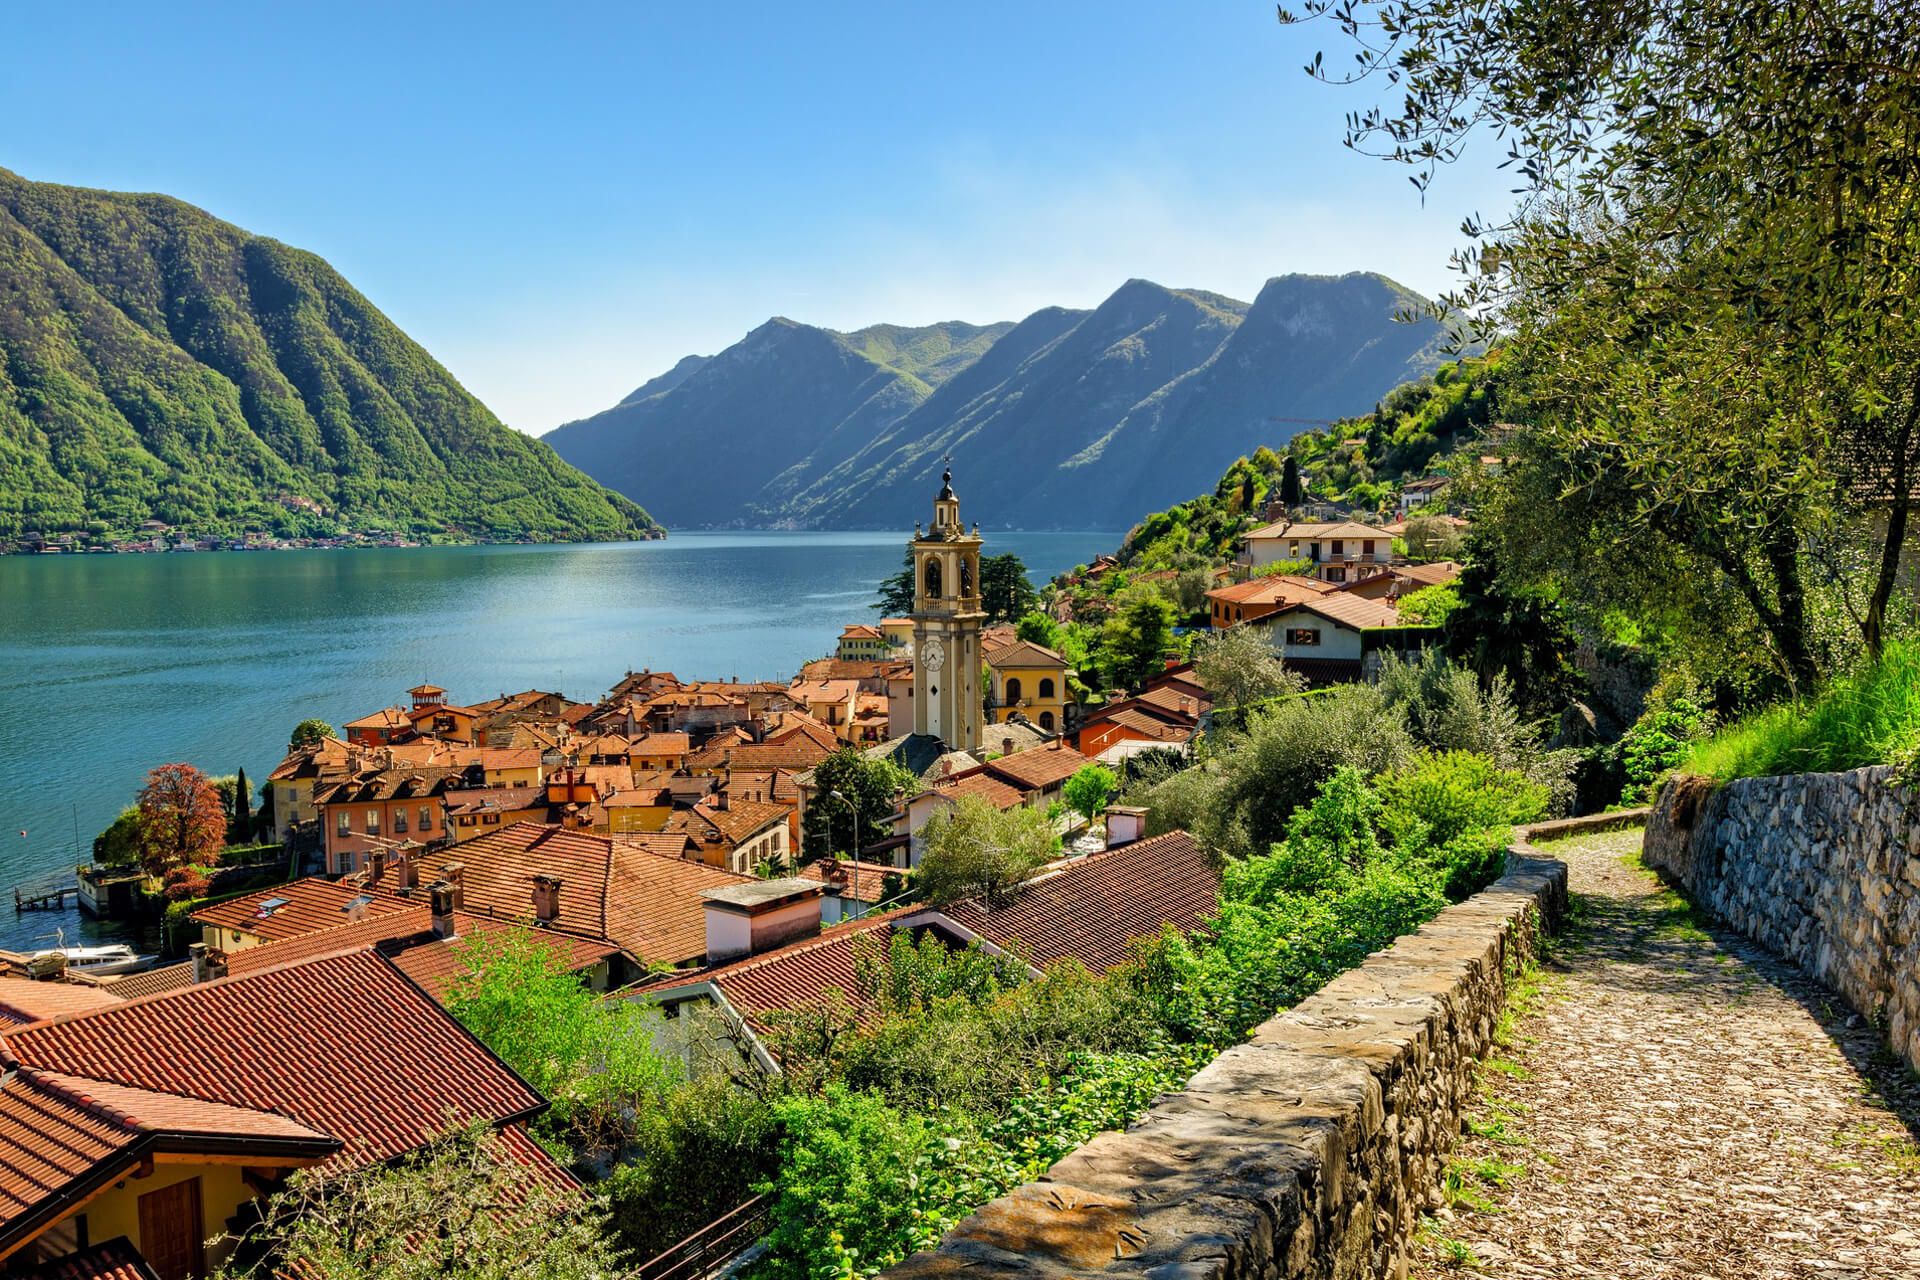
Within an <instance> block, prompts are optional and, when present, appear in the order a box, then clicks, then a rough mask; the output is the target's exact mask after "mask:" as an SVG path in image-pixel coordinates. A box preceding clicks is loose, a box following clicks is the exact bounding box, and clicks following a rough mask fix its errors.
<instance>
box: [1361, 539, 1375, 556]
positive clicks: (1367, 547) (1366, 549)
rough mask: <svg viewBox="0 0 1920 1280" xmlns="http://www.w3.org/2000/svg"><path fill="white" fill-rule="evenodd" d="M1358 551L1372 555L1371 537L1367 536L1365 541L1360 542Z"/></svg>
mask: <svg viewBox="0 0 1920 1280" xmlns="http://www.w3.org/2000/svg"><path fill="white" fill-rule="evenodd" d="M1360 551H1361V553H1362V554H1364V555H1372V554H1373V539H1372V538H1368V539H1367V540H1366V541H1365V542H1362V543H1361V544H1360Z"/></svg>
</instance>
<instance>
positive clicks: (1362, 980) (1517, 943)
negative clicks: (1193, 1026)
mask: <svg viewBox="0 0 1920 1280" xmlns="http://www.w3.org/2000/svg"><path fill="white" fill-rule="evenodd" d="M1565 825H1566V824H1555V826H1557V827H1564V826H1565ZM1535 854H1536V851H1535V850H1533V849H1532V848H1531V847H1530V846H1527V845H1525V844H1521V845H1516V846H1515V849H1514V851H1513V856H1512V857H1511V858H1510V860H1509V863H1508V868H1507V874H1506V875H1505V876H1504V877H1503V878H1502V879H1500V880H1499V881H1497V882H1496V883H1495V884H1494V885H1492V886H1491V887H1490V888H1488V889H1487V891H1486V892H1484V893H1481V894H1478V895H1476V896H1475V897H1473V898H1470V899H1468V900H1467V901H1466V902H1463V903H1460V904H1459V905H1457V906H1453V907H1449V908H1448V909H1447V910H1446V911H1444V912H1442V913H1441V914H1440V915H1439V916H1438V917H1436V918H1435V919H1434V920H1432V921H1430V922H1428V923H1427V924H1426V925H1424V926H1422V927H1421V928H1420V929H1419V930H1418V931H1417V932H1416V933H1413V934H1410V935H1408V936H1407V937H1404V938H1402V939H1400V940H1399V941H1398V942H1396V943H1394V944H1393V945H1392V946H1391V947H1389V948H1387V949H1385V950H1383V951H1380V952H1377V953H1375V954H1374V955H1372V956H1369V957H1368V958H1367V959H1366V960H1365V961H1364V962H1363V963H1362V964H1360V965H1359V966H1358V967H1357V968H1355V969H1352V970H1350V971H1348V972H1347V973H1345V974H1342V975H1341V976H1340V977H1338V978H1336V979H1334V980H1333V981H1332V982H1330V983H1328V984H1327V986H1326V987H1324V988H1322V989H1321V990H1320V991H1319V992H1318V993H1317V994H1315V995H1313V996H1311V997H1310V998H1308V999H1306V1000H1304V1001H1302V1002H1301V1003H1300V1004H1299V1005H1297V1006H1295V1007H1294V1008H1293V1009H1292V1010H1290V1011H1288V1012H1287V1013H1285V1014H1283V1015H1281V1016H1280V1017H1277V1018H1275V1019H1273V1020H1272V1021H1270V1022H1267V1023H1265V1024H1263V1025H1262V1026H1261V1027H1260V1028H1259V1030H1258V1031H1256V1032H1255V1033H1254V1036H1253V1038H1252V1040H1251V1042H1250V1043H1248V1044H1245V1045H1242V1046H1240V1047H1238V1048H1234V1049H1230V1050H1228V1051H1227V1052H1226V1053H1224V1054H1222V1055H1221V1056H1220V1057H1219V1058H1217V1059H1216V1060H1215V1061H1214V1062H1212V1063H1211V1064H1210V1065H1208V1066H1207V1067H1205V1068H1203V1069H1202V1070H1201V1071H1200V1072H1199V1073H1198V1074H1197V1075H1195V1076H1194V1077H1193V1079H1192V1080H1191V1081H1189V1082H1188V1084H1187V1087H1186V1088H1185V1089H1183V1090H1181V1091H1180V1092H1178V1093H1174V1094H1168V1095H1166V1096H1164V1097H1162V1098H1160V1099H1159V1100H1158V1101H1157V1102H1156V1104H1155V1105H1154V1107H1153V1109H1152V1110H1151V1111H1149V1112H1148V1113H1147V1115H1146V1116H1145V1117H1143V1118H1142V1119H1141V1120H1140V1122H1139V1123H1137V1124H1135V1125H1134V1126H1133V1127H1132V1128H1130V1129H1128V1130H1127V1131H1126V1132H1124V1133H1103V1134H1100V1135H1098V1136H1097V1137H1095V1138H1094V1139H1093V1140H1092V1141H1091V1142H1088V1143H1087V1144H1086V1145H1085V1146H1083V1147H1081V1148H1080V1149H1079V1150H1077V1151H1074V1152H1072V1153H1071V1154H1069V1155H1067V1156H1065V1157H1064V1158H1062V1159H1061V1160H1060V1161H1059V1162H1058V1163H1056V1164H1055V1165H1054V1166H1053V1167H1052V1168H1051V1169H1049V1170H1048V1171H1047V1174H1046V1176H1045V1177H1044V1178H1043V1179H1042V1180H1041V1181H1039V1182H1035V1183H1029V1184H1028V1185H1026V1186H1024V1187H1020V1188H1017V1189H1016V1190H1014V1191H1013V1192H1012V1193H1010V1194H1008V1195H1006V1196H1003V1197H1002V1198H1000V1199H999V1200H996V1201H994V1202H993V1203H992V1204H989V1205H988V1206H986V1207H985V1208H984V1209H982V1210H980V1211H979V1212H978V1213H976V1214H974V1215H973V1216H972V1217H970V1218H968V1219H967V1220H966V1221H964V1222H962V1223H961V1224H960V1225H959V1226H957V1227H956V1228H954V1230H953V1231H952V1232H951V1233H950V1234H949V1235H948V1236H947V1238H946V1239H945V1240H943V1241H942V1242H941V1243H940V1245H939V1247H938V1248H936V1249H933V1250H929V1251H927V1252H924V1253H920V1254H916V1255H915V1256H913V1257H911V1258H909V1259H907V1260H906V1261H904V1262H902V1263H900V1264H899V1265H898V1266H896V1267H894V1268H892V1269H891V1270H890V1271H889V1272H887V1273H886V1274H887V1275H888V1276H889V1277H890V1280H946V1278H948V1277H960V1276H962V1275H964V1276H965V1277H967V1280H992V1278H993V1277H1002V1276H1004V1277H1042V1276H1044V1277H1056V1276H1068V1275H1073V1276H1085V1275H1089V1274H1092V1273H1099V1274H1101V1275H1103V1276H1113V1277H1136V1276H1137V1277H1151V1278H1152V1280H1187V1278H1189V1277H1191V1278H1193V1280H1211V1278H1214V1277H1222V1278H1225V1277H1235V1278H1239V1277H1274V1278H1275V1280H1278V1278H1281V1277H1285V1278H1287V1280H1293V1278H1295V1277H1299V1278H1302V1280H1305V1278H1307V1277H1312V1278H1315V1280H1335V1278H1338V1280H1346V1278H1347V1277H1367V1278H1369V1280H1374V1278H1382V1277H1396V1276H1403V1275H1404V1274H1405V1271H1406V1256H1407V1247H1408V1243H1409V1241H1410V1239H1411V1237H1412V1234H1413V1231H1414V1229H1415V1226H1416V1225H1417V1222H1418V1219H1419V1215H1420V1214H1421V1212H1422V1211H1424V1210H1426V1209H1428V1208H1431V1207H1436V1206H1437V1205H1438V1204H1439V1203H1440V1202H1441V1199H1442V1195H1441V1177H1442V1173H1443V1170H1444V1168H1445V1164H1446V1161H1447V1158H1448V1155H1449V1153H1450V1152H1451V1151H1452V1150H1453V1147H1454V1145H1455V1143H1456V1142H1457V1141H1458V1139H1459V1135H1460V1125H1461V1115H1462V1112H1463V1110H1464V1109H1465V1107H1466V1106H1467V1103H1468V1101H1469V1099H1470V1098H1471V1096H1472V1092H1473V1066H1474V1064H1475V1063H1476V1062H1477V1061H1478V1060H1479V1059H1480V1058H1482V1057H1483V1056H1484V1055H1485V1054H1486V1052H1487V1050H1488V1048H1489V1047H1490V1045H1491V1044H1492V1040H1493V1031H1494V1024H1495V1021H1496V1020H1497V1018H1498V1017H1499V1013H1500V1009H1501V1006H1502V1004H1503V1003H1504V1000H1505V997H1506V991H1507V984H1508V983H1509V981H1510V980H1511V978H1512V976H1513V975H1514V974H1515V973H1517V972H1518V970H1519V967H1520V965H1521V964H1522V963H1523V962H1524V961H1526V960H1528V959H1529V958H1531V956H1532V955H1533V954H1534V952H1535V949H1536V947H1537V945H1538V943H1539V940H1540V936H1541V933H1542V931H1543V930H1545V929H1548V928H1550V927H1551V926H1552V925H1553V924H1554V923H1555V922H1557V921H1558V920H1559V919H1560V917H1561V915H1562V914H1563V912H1564V910H1565V907H1566V895H1567V869H1566V866H1565V864H1563V863H1560V862H1556V861H1552V860H1549V859H1544V858H1541V857H1538V856H1535Z"/></svg>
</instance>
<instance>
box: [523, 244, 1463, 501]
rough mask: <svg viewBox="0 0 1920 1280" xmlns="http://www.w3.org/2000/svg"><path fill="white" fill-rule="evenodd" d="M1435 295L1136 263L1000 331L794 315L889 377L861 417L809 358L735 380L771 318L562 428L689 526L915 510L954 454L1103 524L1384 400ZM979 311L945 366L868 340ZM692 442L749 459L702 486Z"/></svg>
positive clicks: (631, 489) (1411, 369)
mask: <svg viewBox="0 0 1920 1280" xmlns="http://www.w3.org/2000/svg"><path fill="white" fill-rule="evenodd" d="M1423 304H1424V299H1422V298H1420V297H1419V295H1417V294H1415V293H1413V292H1412V291H1411V290H1409V289H1406V288H1405V287H1404V286H1402V285H1399V284H1397V283H1395V282H1394V281H1392V280H1389V279H1387V278H1386V277H1384V276H1381V275H1378V274H1376V273H1371V272H1351V273H1348V274H1346V275H1341V276H1309V275H1286V276H1276V277H1274V278H1273V279H1271V280H1269V281H1267V283H1266V284H1265V285H1264V286H1263V287H1262V288H1261V290H1260V291H1259V293H1258V294H1257V295H1256V297H1255V299H1254V301H1253V302H1251V303H1249V302H1242V301H1239V300H1238V299H1235V298H1231V297H1228V296H1226V295H1224V294H1220V293H1215V292H1212V291H1209V290H1204V289H1191V288H1169V287H1167V286H1163V285H1160V284H1157V283H1155V282H1153V281H1150V280H1145V279H1140V278H1135V279H1130V280H1128V281H1126V282H1125V283H1124V284H1122V285H1121V286H1120V287H1119V288H1118V289H1116V290H1115V291H1114V292H1113V293H1112V294H1110V295H1109V296H1108V297H1107V298H1105V299H1104V300H1102V302H1101V303H1100V304H1099V305H1098V306H1096V307H1093V308H1091V309H1073V308H1065V307H1045V308H1042V309H1040V310H1039V311H1036V312H1034V313H1033V314H1031V315H1029V316H1027V317H1026V318H1025V319H1023V320H1021V321H1019V322H1017V323H1012V324H1002V325H992V326H962V325H961V324H960V322H948V323H947V324H946V325H944V326H923V327H921V328H920V329H913V328H911V327H907V326H887V325H874V326H869V327H868V328H866V329H861V330H854V331H852V333H851V334H842V333H836V332H835V331H833V330H826V329H817V328H815V327H813V326H806V325H803V324H801V323H800V322H798V321H793V320H790V319H787V318H785V317H777V318H776V320H777V321H778V322H779V323H780V324H783V325H786V326H791V327H792V328H793V329H794V330H795V331H799V330H808V331H810V332H812V333H814V334H817V335H819V339H818V341H820V342H825V343H829V344H832V346H833V348H834V350H835V351H836V353H838V358H839V359H840V361H841V364H842V367H841V369H840V370H839V373H840V375H841V376H842V377H845V376H847V375H849V374H850V373H852V372H854V371H859V372H863V373H865V374H866V375H868V376H870V377H874V378H877V379H878V380H879V381H878V383H877V384H876V388H875V390H877V391H879V392H884V393H885V394H884V395H881V396H880V398H878V399H874V398H869V397H863V398H861V399H860V400H859V401H858V404H857V408H858V409H859V412H855V408H856V406H855V405H854V404H853V403H852V402H851V400H850V393H851V388H842V391H841V394H840V395H839V396H837V397H828V398H827V399H825V400H823V401H820V402H818V403H815V402H812V401H809V400H808V398H807V397H806V396H805V395H804V394H801V392H803V391H804V389H805V388H806V387H808V386H809V385H810V384H811V385H815V386H816V387H817V386H820V385H825V382H824V381H823V380H822V378H821V371H820V370H819V369H816V368H813V367H811V366H808V365H805V364H804V363H803V364H802V365H800V366H796V367H790V368H789V370H788V372H789V374H790V375H791V378H792V381H791V382H790V383H782V382H781V381H779V380H778V379H765V378H763V379H760V380H759V381H758V383H757V385H756V386H755V387H753V388H751V389H748V388H745V387H743V386H742V385H740V384H738V383H730V378H731V374H730V372H729V369H730V366H726V365H722V364H719V363H718V362H720V361H721V360H722V359H723V358H724V357H726V356H727V354H728V352H732V351H735V350H736V349H738V348H742V347H749V346H751V345H753V344H755V343H756V342H758V341H760V340H761V335H763V334H764V333H765V331H766V329H767V325H762V326H760V327H759V328H757V329H755V330H754V331H753V332H752V333H750V334H749V335H748V336H747V337H746V338H743V339H742V340H741V342H740V343H736V344H735V346H734V347H731V348H728V351H727V352H722V353H721V354H720V356H716V357H714V358H713V361H710V362H708V363H707V364H705V365H703V366H702V367H701V369H700V370H699V372H698V373H697V374H696V375H695V376H693V377H689V378H686V379H684V380H683V381H681V382H679V383H678V384H677V385H675V386H674V387H672V388H671V389H670V390H668V391H666V392H664V393H662V394H660V395H656V396H653V397H651V398H650V399H649V400H648V401H647V402H646V405H645V407H644V409H641V410H636V408H635V406H633V405H631V404H628V403H623V404H621V405H617V406H614V407H613V408H612V409H609V410H605V411H603V412H602V413H600V414H595V415H592V416H590V417H588V418H584V419H580V420H577V421H575V422H571V423H567V424H564V425H563V426H561V427H558V428H555V429H554V430H553V431H552V432H550V433H548V435H547V436H546V437H545V438H546V439H547V440H549V441H550V442H551V443H552V444H553V445H554V447H555V449H556V451H558V452H559V453H560V455H561V456H562V457H564V458H567V459H568V460H569V461H572V462H574V463H575V464H576V465H579V466H580V467H581V468H582V469H583V470H585V471H587V472H588V473H589V474H592V475H594V476H595V477H596V478H598V479H600V480H602V481H603V482H605V483H607V484H608V485H610V486H611V487H613V488H616V489H620V490H622V491H623V492H626V493H628V494H629V495H630V496H635V497H636V498H638V499H640V500H644V501H646V502H648V503H649V504H650V506H651V508H652V509H654V510H655V511H656V513H657V514H659V515H660V516H661V518H662V519H664V520H665V521H666V522H667V523H668V524H669V525H682V526H687V527H700V526H705V527H740V526H748V527H753V526H763V527H802V528H846V529H856V528H896V527H905V526H906V525H909V524H911V523H912V521H913V520H914V519H915V518H916V517H918V516H921V515H922V514H923V513H922V511H921V507H922V506H924V502H923V499H924V496H925V495H924V494H923V493H922V492H921V490H922V489H924V488H926V487H927V486H928V485H929V484H931V483H934V482H935V481H936V480H937V476H938V474H939V471H940V470H941V468H942V467H943V466H945V465H946V464H945V461H944V460H945V459H946V458H948V457H951V458H952V459H953V465H954V467H955V469H956V471H957V472H959V473H961V474H963V475H965V476H967V478H968V483H967V489H968V515H969V517H970V518H972V517H977V518H979V519H980V520H981V521H982V522H983V523H986V524H989V525H998V526H1002V527H1007V526H1013V527H1025V528H1049V527H1051V528H1069V527H1098V526H1099V523H1100V521H1101V520H1102V519H1106V520H1109V521H1110V520H1111V515H1110V514H1109V513H1110V512H1112V511H1125V512H1127V513H1128V516H1127V519H1128V520H1131V518H1132V514H1133V513H1137V512H1138V511H1141V510H1154V509H1159V508H1161V507H1164V506H1166V505H1168V504H1170V503H1173V502H1177V501H1180V500H1182V499H1183V498H1185V497H1186V496H1187V495H1188V494H1190V493H1191V492H1193V491H1194V490H1195V489H1196V488H1203V487H1204V486H1205V485H1206V484H1207V483H1210V482H1211V481H1212V479H1213V478H1214V477H1216V476H1217V475H1218V474H1219V473H1220V471H1221V470H1222V469H1224V468H1225V467H1226V466H1227V465H1229V464H1230V463H1231V462H1232V461H1233V460H1234V459H1235V458H1236V457H1238V456H1240V455H1241V454H1244V453H1249V452H1251V451H1252V450H1253V449H1255V448H1257V447H1258V446H1260V445H1261V444H1278V443H1284V441H1285V440H1286V439H1288V438H1290V437H1291V436H1292V435H1293V434H1295V433H1296V432H1297V430H1298V429H1299V427H1298V426H1297V425H1295V426H1291V427H1290V428H1289V427H1286V426H1283V425H1279V424H1284V423H1285V422H1286V420H1287V419H1291V418H1312V419H1314V420H1317V421H1331V420H1334V419H1337V418H1343V417H1348V416H1352V415H1354V414H1359V413H1365V412H1369V411H1371V409H1372V408H1373V406H1374V404H1375V403H1376V402H1377V401H1378V400H1379V398H1380V397H1381V396H1384V395H1385V394H1386V393H1387V392H1388V391H1390V390H1392V388H1394V387H1395V386H1398V385H1399V384H1401V383H1402V382H1405V381H1408V380H1409V379H1411V378H1415V377H1419V376H1421V375H1423V374H1425V373H1428V372H1430V371H1431V370H1432V369H1434V368H1436V367H1438V365H1439V364H1440V363H1441V361H1442V359H1443V352H1442V345H1443V343H1442V333H1441V330H1440V327H1439V326H1438V325H1437V324H1436V323H1435V322H1433V321H1432V320H1430V319H1420V320H1417V321H1415V322H1414V323H1411V324H1402V323H1397V322H1396V320H1395V316H1396V314H1397V313H1402V312H1408V313H1412V314H1414V315H1419V314H1420V313H1421V309H1422V306H1423ZM774 323H775V321H769V322H768V324H769V325H771V324H774ZM963 328H968V329H972V330H974V331H975V332H974V333H973V334H972V338H973V340H972V341H970V342H969V343H967V344H963V345H962V346H961V347H959V348H957V349H955V350H954V351H953V352H952V353H951V354H949V355H947V356H946V357H945V358H944V360H943V362H942V363H941V364H940V365H939V372H940V374H941V375H943V376H941V378H940V380H939V381H937V382H930V381H928V380H927V379H925V378H923V377H921V376H920V375H919V371H918V370H917V369H908V368H901V367H897V365H896V364H888V363H886V362H885V361H884V359H876V358H875V356H876V355H881V356H884V355H885V354H886V352H885V351H875V350H873V345H872V344H870V343H869V342H868V341H867V340H866V338H865V335H872V334H876V333H881V332H889V333H908V334H916V335H924V334H926V333H927V332H928V331H929V330H943V332H942V333H940V334H939V335H937V336H935V337H933V338H926V337H917V338H915V339H913V340H912V342H913V343H918V344H919V348H918V349H920V350H923V351H924V350H925V349H926V348H927V347H928V346H929V345H931V346H932V347H936V348H937V347H938V346H939V344H940V342H941V341H943V340H950V339H951V338H952V336H953V334H954V333H955V332H957V331H959V330H961V329H963ZM995 330H997V331H998V332H997V333H994V332H993V331H995ZM987 335H990V338H991V340H990V341H985V342H984V343H982V342H981V341H979V339H980V337H982V336H987ZM895 345H898V344H895ZM909 345H911V344H909ZM892 349H893V348H892V347H888V348H887V350H892ZM683 363H684V362H683ZM675 367H676V369H677V368H678V367H679V366H677V365H676V366H675ZM723 385H724V390H723ZM723 399H724V400H726V401H728V402H729V405H722V404H721V403H720V401H721V400H723ZM729 406H731V407H729ZM689 439H697V440H698V441H699V448H698V450H697V451H696V452H697V453H698V455H699V458H701V459H705V460H708V461H711V460H712V459H713V458H715V457H718V456H722V455H724V456H726V457H727V459H728V464H727V465H728V468H729V473H730V478H731V480H732V483H731V484H730V485H728V486H725V487H716V486H711V485H699V484H697V483H696V484H693V485H691V486H689V484H688V482H687V480H686V478H685V473H686V471H687V470H688V469H689V468H691V467H693V466H696V465H698V459H690V458H688V457H686V456H685V453H684V451H683V450H682V449H681V448H680V447H679V444H678V443H677V442H684V441H686V440H689ZM775 455H777V456H775ZM643 460H644V461H643ZM736 463H739V465H738V466H736V465H735V464H736Z"/></svg>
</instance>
